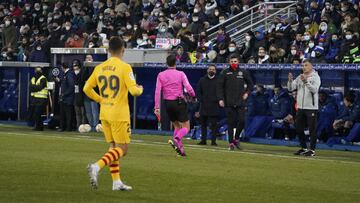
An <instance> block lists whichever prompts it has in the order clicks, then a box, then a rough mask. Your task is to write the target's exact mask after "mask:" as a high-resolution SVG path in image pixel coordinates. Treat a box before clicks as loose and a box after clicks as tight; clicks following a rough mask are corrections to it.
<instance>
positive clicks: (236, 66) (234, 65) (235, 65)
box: [230, 63, 238, 70]
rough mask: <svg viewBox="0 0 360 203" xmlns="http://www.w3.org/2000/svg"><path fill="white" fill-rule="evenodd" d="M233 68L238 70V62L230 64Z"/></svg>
mask: <svg viewBox="0 0 360 203" xmlns="http://www.w3.org/2000/svg"><path fill="white" fill-rule="evenodd" d="M230 67H231V69H233V70H236V69H237V68H238V64H235V63H232V64H230Z"/></svg>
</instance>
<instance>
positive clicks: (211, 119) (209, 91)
mask: <svg viewBox="0 0 360 203" xmlns="http://www.w3.org/2000/svg"><path fill="white" fill-rule="evenodd" d="M217 81H218V77H217V76H216V67H215V65H209V67H208V69H207V74H206V75H205V76H204V77H202V78H201V79H200V80H199V83H198V85H197V88H196V96H197V99H198V101H199V103H200V111H199V112H198V113H199V116H200V122H201V141H200V142H199V143H198V144H199V145H206V136H207V126H208V124H209V126H210V129H211V134H212V137H211V145H213V146H217V144H216V134H217V122H218V116H219V102H218V100H217V95H216V88H217Z"/></svg>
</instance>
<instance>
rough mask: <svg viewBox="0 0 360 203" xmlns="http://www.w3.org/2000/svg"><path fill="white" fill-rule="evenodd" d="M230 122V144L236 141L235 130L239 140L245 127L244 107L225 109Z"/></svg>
mask: <svg viewBox="0 0 360 203" xmlns="http://www.w3.org/2000/svg"><path fill="white" fill-rule="evenodd" d="M225 112H226V117H227V122H228V134H229V135H228V136H229V143H233V141H234V128H236V133H235V139H236V140H239V138H240V133H241V131H242V130H243V129H244V126H245V109H244V107H226V108H225Z"/></svg>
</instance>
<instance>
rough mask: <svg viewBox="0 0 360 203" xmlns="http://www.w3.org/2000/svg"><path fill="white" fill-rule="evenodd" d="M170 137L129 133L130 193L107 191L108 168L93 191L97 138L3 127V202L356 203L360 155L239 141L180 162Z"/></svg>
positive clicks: (100, 148)
mask: <svg viewBox="0 0 360 203" xmlns="http://www.w3.org/2000/svg"><path fill="white" fill-rule="evenodd" d="M168 139H169V137H165V136H148V135H133V136H132V140H133V142H132V144H131V145H130V148H129V154H128V156H126V157H125V158H124V159H123V160H122V161H121V164H122V166H121V176H122V180H123V181H124V182H125V183H127V184H129V185H131V186H133V188H134V190H133V191H130V192H113V191H111V186H112V182H111V176H110V174H109V171H108V168H107V167H106V168H105V169H104V170H103V171H102V172H101V174H100V178H99V189H98V190H96V191H94V190H91V189H90V186H89V181H88V176H87V173H86V166H87V164H88V163H89V162H93V161H95V160H97V159H99V158H100V157H101V156H102V155H103V153H105V152H106V151H107V144H106V143H105V142H104V141H103V138H102V136H101V135H100V134H97V133H92V134H79V133H58V132H54V131H44V132H32V131H31V130H29V129H28V128H26V127H19V126H10V125H0V202H1V203H2V202H4V203H10V202H16V203H19V202H34V203H35V202H36V203H43V202H51V203H55V202H74V203H75V202H76V203H78V202H84V203H85V202H86V203H91V202H100V203H108V202H117V203H120V202H134V203H135V202H136V203H137V202H156V203H159V202H176V203H178V202H184V203H185V202H224V203H228V202H229V203H230V202H246V203H247V202H278V203H282V202H284V203H288V202H302V203H303V202H326V203H330V202H346V203H348V202H360V153H356V152H340V151H325V150H318V151H317V157H314V158H305V157H296V156H293V155H292V153H293V152H294V151H295V150H297V148H293V147H279V146H266V145H256V144H247V143H244V144H242V147H243V150H241V151H235V152H229V151H227V149H226V143H225V142H222V141H219V147H210V146H207V147H200V146H199V147H198V146H196V145H195V143H196V142H195V141H192V140H187V141H185V149H186V152H187V154H188V157H186V158H181V157H177V156H176V155H175V153H174V151H173V150H172V149H171V148H170V146H168V145H167V144H166V141H167V140H168Z"/></svg>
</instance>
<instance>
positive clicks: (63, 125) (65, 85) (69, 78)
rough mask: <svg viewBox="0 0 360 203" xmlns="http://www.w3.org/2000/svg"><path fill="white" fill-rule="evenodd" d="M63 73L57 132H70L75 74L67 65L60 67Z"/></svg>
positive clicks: (59, 80)
mask: <svg viewBox="0 0 360 203" xmlns="http://www.w3.org/2000/svg"><path fill="white" fill-rule="evenodd" d="M62 70H63V72H64V74H63V77H62V78H61V79H59V78H57V79H56V80H57V81H58V82H60V83H61V84H60V97H59V98H60V129H59V131H65V130H66V131H72V126H73V123H72V121H73V119H72V115H73V109H74V99H75V74H74V72H73V71H72V70H70V68H69V66H68V65H67V64H65V63H64V64H63V65H62Z"/></svg>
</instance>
